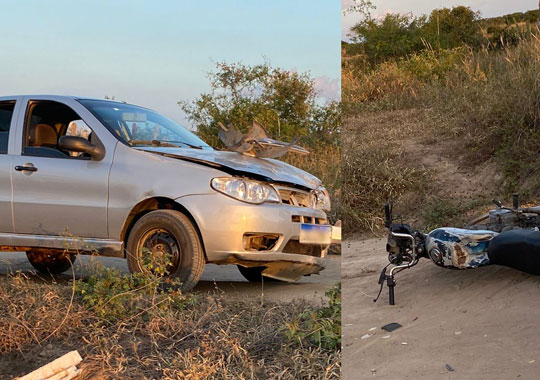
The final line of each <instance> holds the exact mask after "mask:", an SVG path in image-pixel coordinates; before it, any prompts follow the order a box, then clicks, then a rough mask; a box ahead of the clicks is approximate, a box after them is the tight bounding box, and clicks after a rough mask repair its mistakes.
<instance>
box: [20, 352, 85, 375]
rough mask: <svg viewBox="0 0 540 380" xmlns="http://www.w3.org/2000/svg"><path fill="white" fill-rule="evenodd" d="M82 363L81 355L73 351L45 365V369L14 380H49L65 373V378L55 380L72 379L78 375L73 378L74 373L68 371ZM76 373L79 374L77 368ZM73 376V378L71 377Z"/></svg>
mask: <svg viewBox="0 0 540 380" xmlns="http://www.w3.org/2000/svg"><path fill="white" fill-rule="evenodd" d="M81 361H82V358H81V355H79V352H78V351H71V352H68V353H67V354H65V355H64V356H61V357H59V358H58V359H55V360H53V361H52V362H50V363H49V364H45V365H44V366H43V367H40V368H38V369H36V370H35V371H32V372H30V373H29V374H28V375H24V376H23V377H17V378H15V379H13V380H44V379H49V378H50V377H52V376H55V375H58V374H62V372H64V373H65V374H64V376H63V377H60V378H54V379H55V380H56V379H58V380H63V379H64V378H67V379H71V378H73V377H74V376H76V375H73V376H71V375H72V374H73V373H74V372H73V371H72V372H71V373H67V372H66V371H67V370H68V369H69V368H71V367H74V368H75V366H76V365H77V364H79V363H80V362H81ZM75 371H76V372H77V374H78V371H77V369H76V368H75ZM69 376H71V377H69Z"/></svg>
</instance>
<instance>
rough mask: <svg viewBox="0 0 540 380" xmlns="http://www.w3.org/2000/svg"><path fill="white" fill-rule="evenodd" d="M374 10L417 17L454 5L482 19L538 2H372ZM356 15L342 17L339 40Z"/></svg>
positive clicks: (345, 0) (345, 2) (532, 6)
mask: <svg viewBox="0 0 540 380" xmlns="http://www.w3.org/2000/svg"><path fill="white" fill-rule="evenodd" d="M371 2H372V3H373V5H374V6H375V7H376V9H375V10H374V11H373V12H372V15H373V16H382V15H384V14H385V13H387V12H392V13H409V12H412V13H413V14H414V15H416V16H419V15H422V14H429V13H431V11H432V10H433V9H436V8H444V7H446V8H450V7H453V6H456V5H466V6H468V7H471V8H472V9H473V10H475V11H480V13H481V15H482V16H483V17H494V16H502V15H505V14H509V13H514V12H523V11H528V10H531V9H537V8H538V0H512V1H508V0H372V1H371ZM341 3H342V6H343V7H344V8H347V7H349V6H350V5H352V4H353V3H354V1H353V0H341ZM358 17H359V16H358V15H357V14H356V15H355V14H349V15H345V16H343V17H342V33H341V38H342V39H344V40H348V39H347V34H348V33H349V29H350V28H351V27H352V26H353V25H354V24H356V23H357V22H358Z"/></svg>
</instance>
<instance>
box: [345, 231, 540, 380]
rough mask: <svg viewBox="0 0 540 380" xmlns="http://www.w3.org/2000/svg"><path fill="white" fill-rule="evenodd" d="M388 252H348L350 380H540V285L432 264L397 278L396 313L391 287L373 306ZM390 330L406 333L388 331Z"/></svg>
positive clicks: (350, 248) (348, 245)
mask: <svg viewBox="0 0 540 380" xmlns="http://www.w3.org/2000/svg"><path fill="white" fill-rule="evenodd" d="M384 244H385V240H384V239H368V240H363V241H352V242H344V244H343V259H342V260H343V261H342V274H343V334H344V341H343V347H344V349H343V379H344V380H358V379H376V378H379V379H415V380H419V379H426V380H427V379H430V380H432V379H460V380H467V379H474V380H483V379H485V380H499V379H500V380H502V379H505V380H506V379H538V378H540V328H539V323H540V277H535V276H530V275H527V274H524V273H521V272H517V271H515V270H512V269H509V268H503V267H496V266H493V267H484V268H479V269H474V270H468V271H457V270H448V269H444V268H439V267H437V266H435V265H434V264H432V263H431V262H430V261H428V260H426V259H424V260H423V261H422V262H420V264H418V265H417V266H416V267H414V268H412V269H408V270H406V271H404V272H402V273H400V274H399V275H398V276H397V282H398V283H397V286H396V306H390V305H388V290H387V288H386V286H385V289H384V290H383V294H382V295H381V298H380V299H379V301H378V302H377V303H373V301H372V299H373V296H375V295H376V294H377V291H378V285H377V279H378V276H379V273H380V270H381V268H382V267H383V266H384V265H386V264H387V259H386V252H385V251H384ZM390 322H398V323H400V324H401V325H402V326H403V327H401V328H400V329H397V330H395V331H394V332H392V333H387V332H386V331H383V330H381V326H383V325H385V324H387V323H390ZM372 328H375V329H374V330H371V329H372ZM370 330H371V331H370ZM405 343H406V344H405ZM446 365H448V366H449V367H450V369H452V370H453V371H451V370H449V369H447V367H446Z"/></svg>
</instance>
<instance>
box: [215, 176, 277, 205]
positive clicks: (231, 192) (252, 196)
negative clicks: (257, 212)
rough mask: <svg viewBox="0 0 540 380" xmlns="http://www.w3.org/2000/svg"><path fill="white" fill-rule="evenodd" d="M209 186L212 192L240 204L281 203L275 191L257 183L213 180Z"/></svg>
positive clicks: (223, 179) (222, 179) (270, 187)
mask: <svg viewBox="0 0 540 380" xmlns="http://www.w3.org/2000/svg"><path fill="white" fill-rule="evenodd" d="M211 186H212V188H213V189H214V190H216V191H219V192H220V193H223V194H225V195H228V196H229V197H232V198H235V199H238V200H239V201H242V202H247V203H254V204H261V203H264V202H275V203H279V202H281V198H280V197H279V194H278V192H277V191H276V189H274V188H273V187H272V186H270V185H267V184H265V183H262V182H259V181H253V180H250V179H243V178H234V177H227V178H214V179H212V182H211Z"/></svg>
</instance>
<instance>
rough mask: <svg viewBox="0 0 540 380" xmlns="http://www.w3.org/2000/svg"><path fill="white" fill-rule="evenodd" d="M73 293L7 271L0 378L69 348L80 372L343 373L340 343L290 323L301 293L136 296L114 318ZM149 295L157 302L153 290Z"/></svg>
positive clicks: (139, 375) (119, 375)
mask: <svg viewBox="0 0 540 380" xmlns="http://www.w3.org/2000/svg"><path fill="white" fill-rule="evenodd" d="M73 292H74V287H73V283H72V282H71V281H70V282H61V283H57V282H55V281H50V280H49V279H43V278H41V277H39V276H36V275H27V274H21V273H18V274H14V275H9V276H2V277H0V316H1V317H0V378H2V379H4V378H12V377H13V376H17V375H21V374H24V373H27V372H30V371H31V370H32V369H35V368H37V367H39V366H40V365H43V364H45V363H47V362H49V361H50V360H52V359H54V358H56V357H58V356H60V355H62V354H63V353H65V352H67V351H70V350H72V349H77V350H79V352H80V353H81V355H82V357H83V363H82V369H83V371H82V375H81V377H80V379H81V380H83V379H94V380H95V379H158V378H159V379H193V380H195V379H338V378H339V377H340V357H341V353H340V350H339V349H338V348H334V349H323V348H321V347H319V346H317V345H314V344H311V343H310V342H309V341H307V340H305V341H303V343H302V345H300V346H299V345H298V344H296V343H295V342H293V341H291V340H290V339H289V338H287V336H286V331H285V330H286V328H285V325H286V323H287V322H289V321H291V320H293V319H294V318H297V317H298V316H299V315H301V314H302V313H303V312H304V311H305V310H306V308H308V309H309V308H310V306H309V305H306V304H305V303H302V302H293V303H273V302H266V301H265V302H264V303H262V301H261V300H260V299H239V298H237V297H231V296H230V295H222V294H219V293H215V294H198V295H189V296H180V295H177V294H175V293H174V292H171V293H169V296H168V297H165V298H164V299H165V301H163V299H162V301H161V302H160V303H161V306H163V305H164V304H165V303H167V302H169V306H168V307H158V305H157V303H156V302H154V303H153V304H152V305H153V306H154V307H147V308H145V309H143V310H141V309H140V307H141V306H140V305H142V304H141V303H136V304H134V306H133V307H132V308H130V309H127V310H126V311H125V313H124V314H123V316H122V317H121V318H117V319H114V320H110V319H107V318H104V317H101V316H100V315H99V314H98V313H96V312H95V310H94V309H93V308H92V307H88V304H86V303H84V301H83V300H82V298H81V296H79V295H77V294H75V297H74V299H73V302H72V303H71V302H70V300H71V299H72V295H73V294H74V293H73ZM145 297H150V298H149V299H147V301H151V297H152V293H148V294H147V295H146V296H145ZM178 297H181V298H178ZM178 299H180V300H181V302H180V304H179V303H177V302H175V301H177V300H178ZM179 305H180V306H179Z"/></svg>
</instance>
